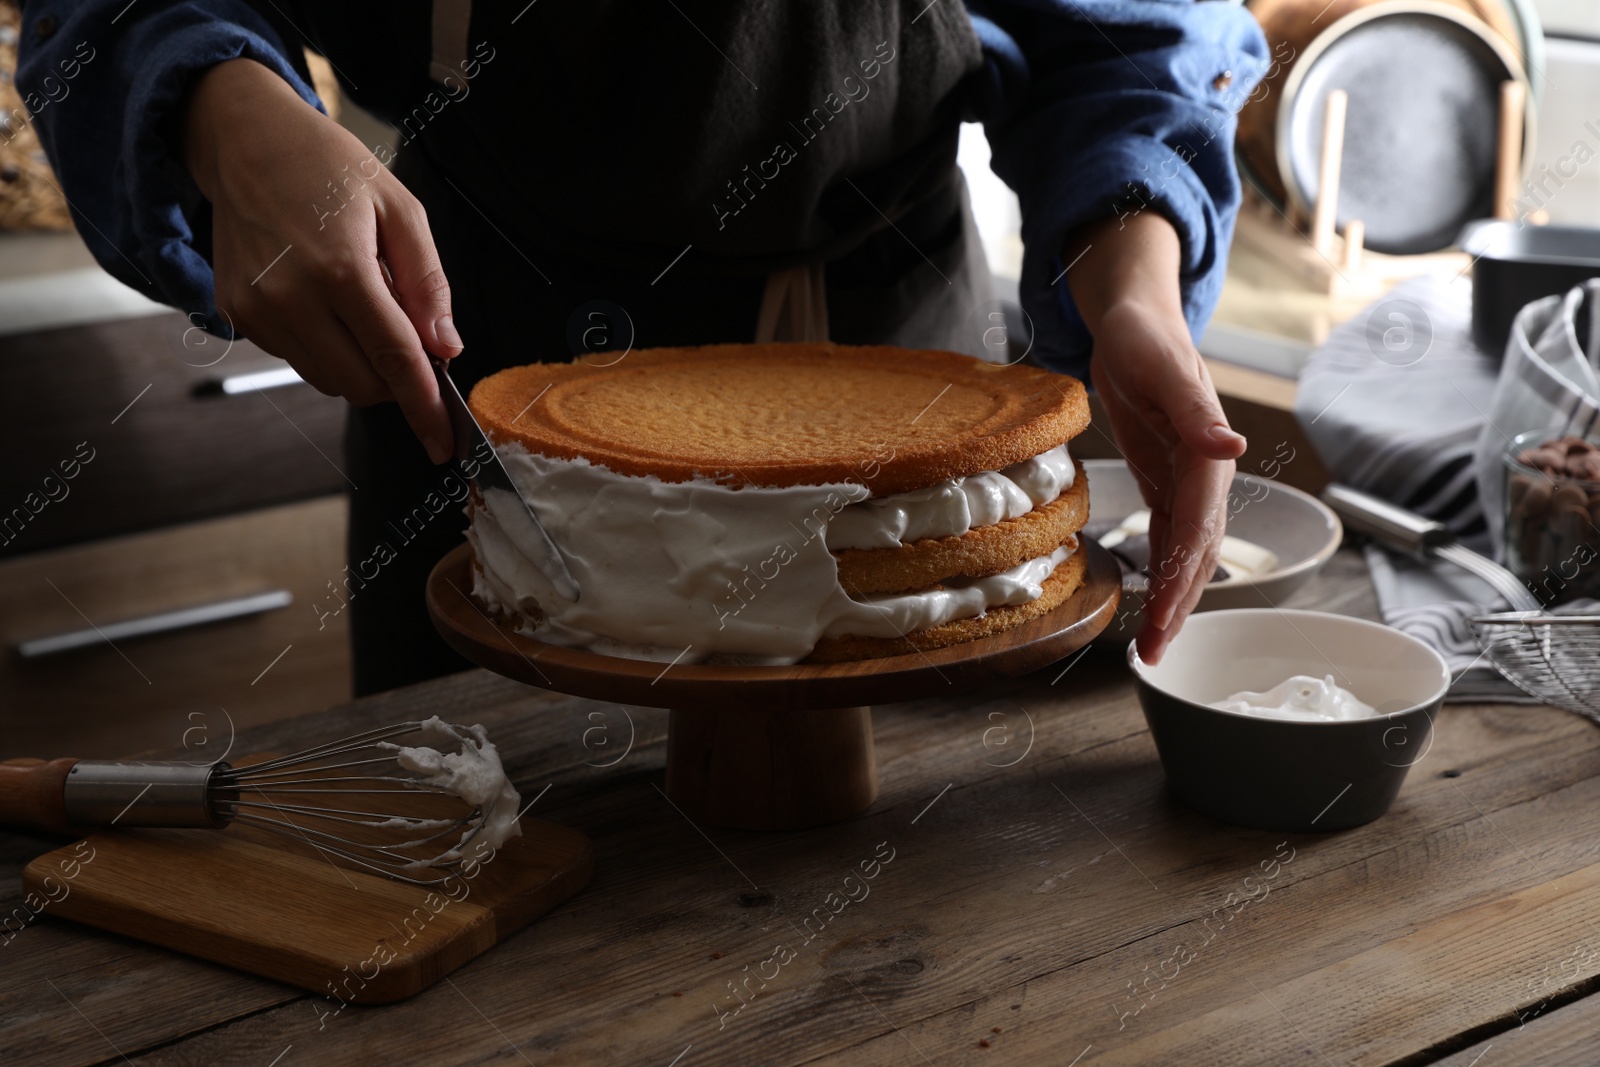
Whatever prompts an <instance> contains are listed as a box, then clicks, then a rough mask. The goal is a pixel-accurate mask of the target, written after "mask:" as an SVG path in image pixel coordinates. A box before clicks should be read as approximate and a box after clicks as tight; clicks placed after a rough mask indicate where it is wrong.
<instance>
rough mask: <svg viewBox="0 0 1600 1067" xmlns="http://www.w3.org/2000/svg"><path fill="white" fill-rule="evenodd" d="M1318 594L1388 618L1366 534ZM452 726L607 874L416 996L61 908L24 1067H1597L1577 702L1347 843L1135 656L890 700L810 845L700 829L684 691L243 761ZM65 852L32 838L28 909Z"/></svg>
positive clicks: (453, 697)
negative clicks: (646, 702) (864, 779)
mask: <svg viewBox="0 0 1600 1067" xmlns="http://www.w3.org/2000/svg"><path fill="white" fill-rule="evenodd" d="M1289 603H1290V604H1291V605H1292V606H1300V607H1307V606H1321V607H1327V608H1331V609H1334V610H1341V611H1345V612H1348V613H1353V614H1365V615H1370V614H1371V612H1372V608H1373V602H1372V597H1371V590H1370V586H1369V585H1368V583H1367V580H1366V576H1365V572H1364V570H1363V568H1362V566H1361V563H1360V560H1359V557H1357V556H1356V555H1355V554H1354V553H1351V552H1348V551H1346V552H1342V553H1340V555H1339V556H1337V557H1336V558H1335V559H1334V561H1333V562H1332V563H1331V564H1330V566H1329V568H1328V570H1327V571H1325V572H1324V574H1323V575H1322V576H1320V577H1319V578H1318V579H1317V580H1316V581H1315V582H1314V583H1312V584H1311V585H1310V586H1308V587H1307V588H1306V589H1305V590H1302V591H1301V593H1300V594H1298V595H1297V596H1296V597H1294V598H1293V599H1292V601H1290V602H1289ZM433 712H439V713H441V714H444V715H446V716H447V717H451V718H455V719H458V720H462V721H467V722H475V721H481V722H483V723H485V724H486V725H488V727H489V728H490V731H491V733H492V735H493V736H494V737H495V739H496V740H497V741H498V743H499V744H500V747H501V749H502V751H503V752H504V753H505V754H506V756H507V765H508V767H509V769H510V770H511V772H512V776H513V778H515V779H516V780H517V782H518V784H519V785H520V786H521V787H522V788H523V790H524V792H525V794H527V795H529V796H530V797H531V796H532V795H534V794H536V793H537V792H538V791H539V790H541V789H544V788H545V786H546V785H547V784H548V785H549V786H550V789H549V792H548V794H546V795H545V796H544V798H543V799H542V800H540V801H539V802H538V804H537V806H536V808H535V809H534V811H533V813H532V814H534V815H536V816H540V817H543V818H545V819H550V820H554V821H557V822H563V823H567V824H570V825H573V826H576V827H579V828H581V829H583V830H584V831H586V832H587V833H588V834H590V835H591V836H592V837H593V838H594V841H595V845H596V858H597V873H596V876H595V879H594V882H593V884H592V885H591V886H590V887H589V888H588V889H587V890H585V891H584V892H582V893H580V894H579V895H578V896H576V897H575V898H573V899H572V900H571V901H569V902H568V903H567V904H565V905H564V906H562V907H560V908H559V909H557V910H556V911H554V912H553V913H551V914H550V915H549V916H548V917H547V918H545V919H544V920H542V921H540V922H538V923H536V924H535V925H534V926H532V927H531V928H529V929H528V930H526V931H524V932H523V933H521V934H518V935H516V936H514V937H513V938H511V939H510V940H509V941H508V942H506V943H505V944H503V945H501V946H499V947H498V948H495V949H494V950H492V951H491V952H489V953H488V954H487V955H486V956H484V957H483V958H481V959H479V960H477V961H475V962H473V963H471V964H469V965H467V966H466V967H464V968H462V969H461V970H460V971H458V972H456V973H455V974H454V975H452V976H451V977H450V978H449V979H448V980H447V981H445V982H441V983H440V984H439V985H437V986H435V987H434V988H432V989H430V990H428V991H426V992H424V993H422V994H421V995H419V996H418V997H416V998H415V999H413V1000H411V1001H409V1002H406V1003H403V1004H400V1005H396V1006H392V1007H386V1008H371V1009H362V1008H355V1007H347V1008H345V1009H344V1010H343V1011H342V1012H340V1013H338V1014H330V1012H332V1011H333V1009H335V1008H337V1004H335V1003H333V1002H332V1001H326V1000H322V999H319V998H317V997H314V996H310V995H307V994H305V993H302V992H299V991H296V990H293V989H289V988H287V987H284V986H279V985H276V984H274V983H271V982H267V981H264V980H259V979H255V978H252V977H249V976H247V975H244V974H240V973H236V972H233V971H230V970H227V969H225V968H222V967H217V966H213V965H210V964H205V963H199V962H195V961H192V960H189V959H186V958H183V957H181V956H177V955H174V954H172V953H168V952H165V951H159V950H156V949H152V948H147V947H145V946H143V945H141V944H138V943H135V942H132V941H127V940H123V939H120V938H116V937H111V936H107V935H103V934H100V933H97V932H95V931H93V930H89V929H85V928H80V927H77V926H73V925H70V924H67V923H64V922H59V921H56V920H52V919H50V918H49V917H48V913H47V915H46V917H45V918H43V919H41V920H39V921H37V922H35V923H33V924H32V925H30V926H28V927H27V928H25V929H23V930H21V931H20V932H19V933H17V935H16V936H15V937H14V938H12V939H10V941H9V943H7V944H5V945H4V946H3V947H0V953H3V955H0V960H3V965H0V1062H3V1063H7V1064H12V1063H15V1064H30V1065H53V1064H101V1063H107V1064H109V1063H122V1062H124V1058H126V1060H127V1061H128V1062H132V1063H137V1064H140V1065H143V1064H152V1065H153V1064H172V1065H178V1064H192V1065H197V1067H198V1065H206V1067H211V1065H218V1064H250V1065H256V1067H269V1065H270V1067H295V1065H298V1064H343V1063H362V1064H365V1063H393V1064H427V1065H453V1064H468V1063H471V1064H491V1063H492V1064H524V1063H527V1064H538V1065H539V1067H546V1065H551V1064H599V1063H628V1064H658V1065H660V1067H668V1065H675V1067H699V1065H702V1064H740V1065H744V1064H802V1063H850V1064H884V1065H888V1064H938V1065H941V1067H943V1065H947V1064H1000V1063H1007V1064H1010V1063H1016V1064H1059V1065H1062V1067H1066V1065H1069V1064H1077V1065H1086V1064H1091V1063H1094V1064H1150V1063H1171V1064H1185V1065H1194V1064H1229V1065H1233V1064H1285V1063H1302V1064H1328V1065H1334V1064H1337V1065H1340V1067H1343V1065H1346V1064H1368V1065H1378V1064H1385V1065H1398V1064H1423V1063H1435V1062H1437V1063H1449V1064H1452V1065H1456V1067H1469V1065H1478V1067H1496V1065H1499V1064H1511V1063H1535V1062H1537V1063H1540V1064H1545V1065H1562V1064H1574V1065H1576V1064H1585V1065H1588V1064H1592V1063H1593V1062H1594V1051H1595V1050H1594V1037H1593V1035H1594V1034H1595V1032H1596V1030H1597V1027H1600V1007H1597V1005H1600V998H1596V997H1594V996H1592V995H1591V994H1592V993H1593V992H1594V990H1595V989H1596V986H1597V982H1600V977H1597V976H1600V732H1597V731H1596V730H1595V728H1594V727H1593V726H1592V725H1590V724H1589V723H1587V722H1585V721H1584V720H1582V719H1579V718H1577V717H1575V716H1572V715H1567V714H1564V713H1561V712H1557V711H1554V710H1551V709H1548V708H1531V707H1494V706H1479V707H1468V706H1447V707H1446V708H1445V709H1444V711H1443V712H1442V713H1441V715H1440V717H1439V720H1438V722H1437V724H1436V736H1435V741H1434V744H1433V746H1432V749H1431V750H1430V751H1428V752H1427V754H1426V755H1425V756H1424V757H1423V758H1422V759H1421V760H1420V761H1419V762H1418V764H1417V765H1416V766H1415V768H1414V769H1413V771H1412V773H1411V776H1410V778H1409V779H1408V780H1407V783H1406V786H1405V788H1404V790H1403V791H1402V793H1401V795H1400V797H1399V799H1398V801H1397V802H1396V804H1395V806H1394V808H1393V809H1392V810H1391V811H1390V812H1389V814H1388V815H1387V816H1385V817H1384V818H1382V819H1380V820H1379V821H1377V822H1376V823H1373V824H1371V825H1368V826H1365V827H1361V828H1359V829H1356V830H1352V831H1347V832H1343V833H1336V834H1328V835H1287V836H1286V835H1284V834H1281V833H1266V832H1260V831H1254V830H1246V829H1241V828H1237V827H1232V826H1224V825H1220V824H1218V823H1215V822H1213V821H1211V820H1209V819H1207V818H1204V817H1201V816H1199V815H1197V814H1194V813H1193V812H1190V811H1188V810H1187V809H1185V808H1183V807H1181V806H1179V805H1178V804H1176V803H1175V802H1174V801H1173V800H1172V799H1171V798H1170V797H1169V796H1168V795H1167V792H1166V789H1165V787H1164V784H1163V779H1162V773H1161V768H1160V765H1159V764H1158V762H1157V760H1156V752H1155V748H1154V746H1153V745H1152V743H1151V740H1150V736H1149V734H1148V733H1147V732H1146V730H1145V726H1144V721H1143V718H1142V717H1141V715H1140V712H1139V709H1138V706H1137V704H1136V702H1135V700H1134V695H1133V688H1132V686H1131V684H1130V682H1129V679H1128V676H1127V672H1126V669H1125V667H1124V666H1123V664H1122V662H1121V660H1120V657H1119V656H1118V655H1117V654H1115V653H1098V652H1097V653H1094V654H1091V655H1087V656H1085V657H1084V658H1083V659H1081V660H1078V661H1076V662H1074V663H1073V665H1072V666H1071V667H1070V668H1068V669H1066V670H1065V671H1064V672H1063V671H1062V669H1061V668H1060V667H1056V668H1052V669H1049V670H1046V671H1044V672H1041V673H1040V674H1038V675H1035V676H1033V677H1030V678H1027V679H1024V680H1022V681H1020V682H1018V683H1015V684H1012V685H1009V686H1006V687H1003V688H996V689H994V690H991V691H988V692H984V693H976V694H971V695H968V696H962V697H952V698H942V699H934V700H926V701H920V702H916V703H910V704H899V705H889V706H884V707H881V708H879V709H877V711H876V712H875V719H876V730H877V744H878V756H879V760H880V765H881V773H882V793H881V796H880V798H879V800H878V802H877V803H876V804H875V805H874V806H873V808H872V809H871V811H870V812H869V813H868V814H867V815H866V816H863V817H861V818H859V819H856V820H854V821H851V822H847V823H844V824H841V825H837V826H832V827H825V828H822V829H818V830H811V831H807V832H803V833H793V834H757V833H748V832H735V831H726V830H716V829H710V830H702V829H701V828H699V827H697V826H695V825H693V824H691V823H689V822H688V821H687V820H685V819H684V818H683V817H682V816H681V815H679V813H678V812H677V811H675V810H674V809H673V807H672V806H671V805H670V804H669V803H668V802H667V801H666V799H665V798H664V797H663V796H662V794H661V792H660V791H659V785H660V778H661V767H662V759H663V752H662V737H663V733H664V724H665V714H664V713H662V712H657V711H651V710H646V709H638V708H630V709H628V710H627V712H626V714H625V712H624V710H623V709H621V708H619V707H616V706H606V705H599V704H595V703H591V702H587V701H582V700H574V699H568V698H563V697H559V696H554V695H550V694H546V693H542V692H538V691H535V690H531V689H527V688H524V687H521V686H519V685H516V684H514V683H511V682H508V681H505V680H502V679H499V678H497V677H495V676H493V675H490V674H487V673H483V672H471V673H467V674H463V675H458V676H456V677H453V678H449V679H443V680H440V681H437V682H433V683H429V684H426V685H423V686H419V687H416V688H413V689H409V690H402V691H398V692H395V693H392V694H387V695H385V696H382V697H378V698H373V699H369V700H364V701H360V702H357V703H355V704H350V705H345V706H343V707H339V708H335V709H333V710H331V711H328V712H325V713H320V714H317V715H312V716H307V717H303V718H300V719H297V720H291V721H288V722H285V723H282V724H278V725H274V726H271V727H266V728H262V729H258V730H255V731H252V732H251V733H250V734H249V735H248V736H247V738H246V740H247V742H248V743H247V744H244V745H243V746H242V749H241V750H248V749H250V748H280V749H293V748H297V747H303V746H304V745H306V744H310V743H313V742H318V741H322V740H328V739H332V738H334V737H338V736H341V735H343V734H347V733H349V732H352V731H354V730H357V729H361V728H365V727H368V726H372V725H378V724H381V723H386V722H390V721H394V720H399V719H404V718H411V717H420V716H425V715H428V714H432V713H433ZM629 715H631V720H632V724H633V731H632V733H633V736H632V744H631V747H629V746H628V739H629V736H630V729H629V725H628V722H629V720H628V717H627V716H629ZM597 716H603V718H597ZM596 726H603V727H605V728H606V729H607V730H608V731H609V736H608V738H607V740H608V742H609V743H608V744H607V745H604V746H601V745H599V744H598V742H599V740H600V735H597V734H595V733H593V732H592V730H593V728H595V727H596ZM586 731H591V732H590V733H588V734H587V740H588V744H589V747H588V748H587V749H586V748H585V739H586V733H585V732H586ZM155 740H157V741H159V742H161V743H164V744H167V745H173V744H175V743H176V739H168V738H161V739H155ZM1030 742H1031V744H1030ZM624 752H626V754H625V755H621V758H620V759H618V755H619V754H621V753H624ZM40 755H59V753H40ZM586 761H588V762H587V763H586ZM612 761H615V763H614V765H612V766H609V767H605V768H600V767H596V766H592V765H590V764H598V763H607V762H612ZM44 848H45V843H44V842H42V841H39V840H36V839H30V838H24V837H20V836H5V837H0V899H3V900H5V901H7V905H6V907H7V908H8V909H9V908H10V907H11V906H14V905H16V904H17V903H18V898H19V892H18V888H17V886H18V882H17V878H18V871H19V869H20V865H21V864H22V863H23V862H24V861H25V860H27V859H28V858H31V857H32V856H34V855H36V854H37V853H39V852H40V851H42V850H43V849H44ZM864 863H865V864H866V865H867V867H866V868H865V869H866V870H875V872H876V873H875V875H874V876H873V877H871V878H870V879H865V880H864V879H862V878H861V877H860V874H859V873H858V872H861V871H862V870H863V866H862V865H863V864H864ZM853 873H856V874H857V877H856V878H853V879H851V881H850V882H849V883H846V882H845V878H846V876H847V875H851V874H853ZM852 887H853V888H852ZM849 897H854V898H855V899H853V900H851V899H848V898H849ZM1241 902H1243V903H1241ZM808 933H809V935H810V940H809V941H808V940H807V935H808ZM779 946H783V947H784V948H785V949H787V950H788V951H787V952H786V953H780V954H779V955H777V956H775V952H779ZM780 959H781V960H782V961H783V962H781V963H780V962H777V961H778V960H780ZM746 968H748V970H747V969H746ZM758 973H759V974H761V975H764V978H762V977H755V976H756V975H757V974H758ZM763 985H764V987H763ZM735 986H737V987H738V993H737V994H736V992H735V990H734V987H735ZM745 990H749V992H746V991H745ZM741 1005H742V1006H741Z"/></svg>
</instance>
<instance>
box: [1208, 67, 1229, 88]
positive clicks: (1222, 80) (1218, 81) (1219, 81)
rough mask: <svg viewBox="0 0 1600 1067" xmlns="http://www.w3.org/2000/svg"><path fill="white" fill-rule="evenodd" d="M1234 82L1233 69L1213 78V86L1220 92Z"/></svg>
mask: <svg viewBox="0 0 1600 1067" xmlns="http://www.w3.org/2000/svg"><path fill="white" fill-rule="evenodd" d="M1232 84H1233V71H1231V70H1225V71H1223V72H1222V73H1221V74H1218V75H1217V76H1216V77H1215V78H1212V79H1211V88H1213V89H1215V90H1216V91H1217V92H1219V93H1220V92H1222V90H1224V89H1226V88H1227V87H1228V86H1230V85H1232Z"/></svg>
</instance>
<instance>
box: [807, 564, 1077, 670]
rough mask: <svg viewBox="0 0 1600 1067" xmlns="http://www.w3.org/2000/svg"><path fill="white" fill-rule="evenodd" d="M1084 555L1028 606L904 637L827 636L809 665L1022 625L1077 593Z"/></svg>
mask: <svg viewBox="0 0 1600 1067" xmlns="http://www.w3.org/2000/svg"><path fill="white" fill-rule="evenodd" d="M1084 560H1085V557H1084V554H1083V553H1082V552H1074V553H1073V554H1072V555H1070V556H1068V557H1067V558H1066V560H1065V561H1064V562H1063V563H1062V564H1061V565H1060V566H1059V567H1057V568H1056V569H1055V570H1054V571H1053V572H1052V573H1051V574H1050V577H1048V578H1046V579H1045V580H1044V583H1043V586H1042V592H1041V594H1040V596H1039V597H1038V598H1037V599H1035V600H1031V601H1029V602H1028V603H1026V604H1018V605H1014V606H1008V607H999V608H993V609H991V610H989V611H987V612H985V613H984V614H982V615H979V616H977V617H975V618H965V619H956V620H954V621H952V622H946V623H942V624H940V625H938V626H930V627H928V628H926V629H923V630H916V631H913V632H911V633H908V634H906V635H905V636H904V637H859V636H855V635H844V636H839V637H824V638H823V639H822V640H820V641H818V642H817V646H816V648H815V649H813V650H812V652H811V655H810V656H808V657H806V660H805V662H807V663H837V662H840V661H843V660H854V659H877V658H879V657H881V656H904V655H910V654H911V653H913V652H926V651H928V650H929V649H934V648H944V647H946V646H948V645H957V644H961V643H962V642H964V641H975V640H977V639H978V638H980V637H990V636H993V635H994V634H998V633H1004V632H1005V631H1006V630H1010V629H1012V628H1014V627H1017V626H1021V625H1022V624H1023V623H1025V622H1027V621H1028V620H1029V619H1036V618H1038V617H1039V616H1041V615H1043V614H1045V613H1046V612H1049V611H1053V610H1055V609H1056V608H1057V607H1060V606H1061V604H1062V603H1063V602H1064V601H1065V600H1066V599H1067V598H1068V597H1070V596H1071V595H1072V594H1073V593H1075V592H1077V590H1078V587H1079V586H1080V585H1082V584H1083V575H1084Z"/></svg>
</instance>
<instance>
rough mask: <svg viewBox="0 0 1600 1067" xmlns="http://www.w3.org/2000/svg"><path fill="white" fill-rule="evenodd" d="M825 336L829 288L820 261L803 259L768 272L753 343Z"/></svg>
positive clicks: (820, 339) (821, 337)
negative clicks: (784, 267)
mask: <svg viewBox="0 0 1600 1067" xmlns="http://www.w3.org/2000/svg"><path fill="white" fill-rule="evenodd" d="M827 339H828V290H827V280H826V277H825V275H824V271H823V264H822V263H821V262H817V263H804V264H801V265H800V266H798V267H790V268H788V269H787V270H779V271H773V272H772V273H771V274H769V275H767V287H766V290H765V291H764V292H763V293H762V294H761V311H760V313H759V314H757V315H756V336H755V341H756V343H757V344H765V343H766V342H768V341H826V340H827Z"/></svg>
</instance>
